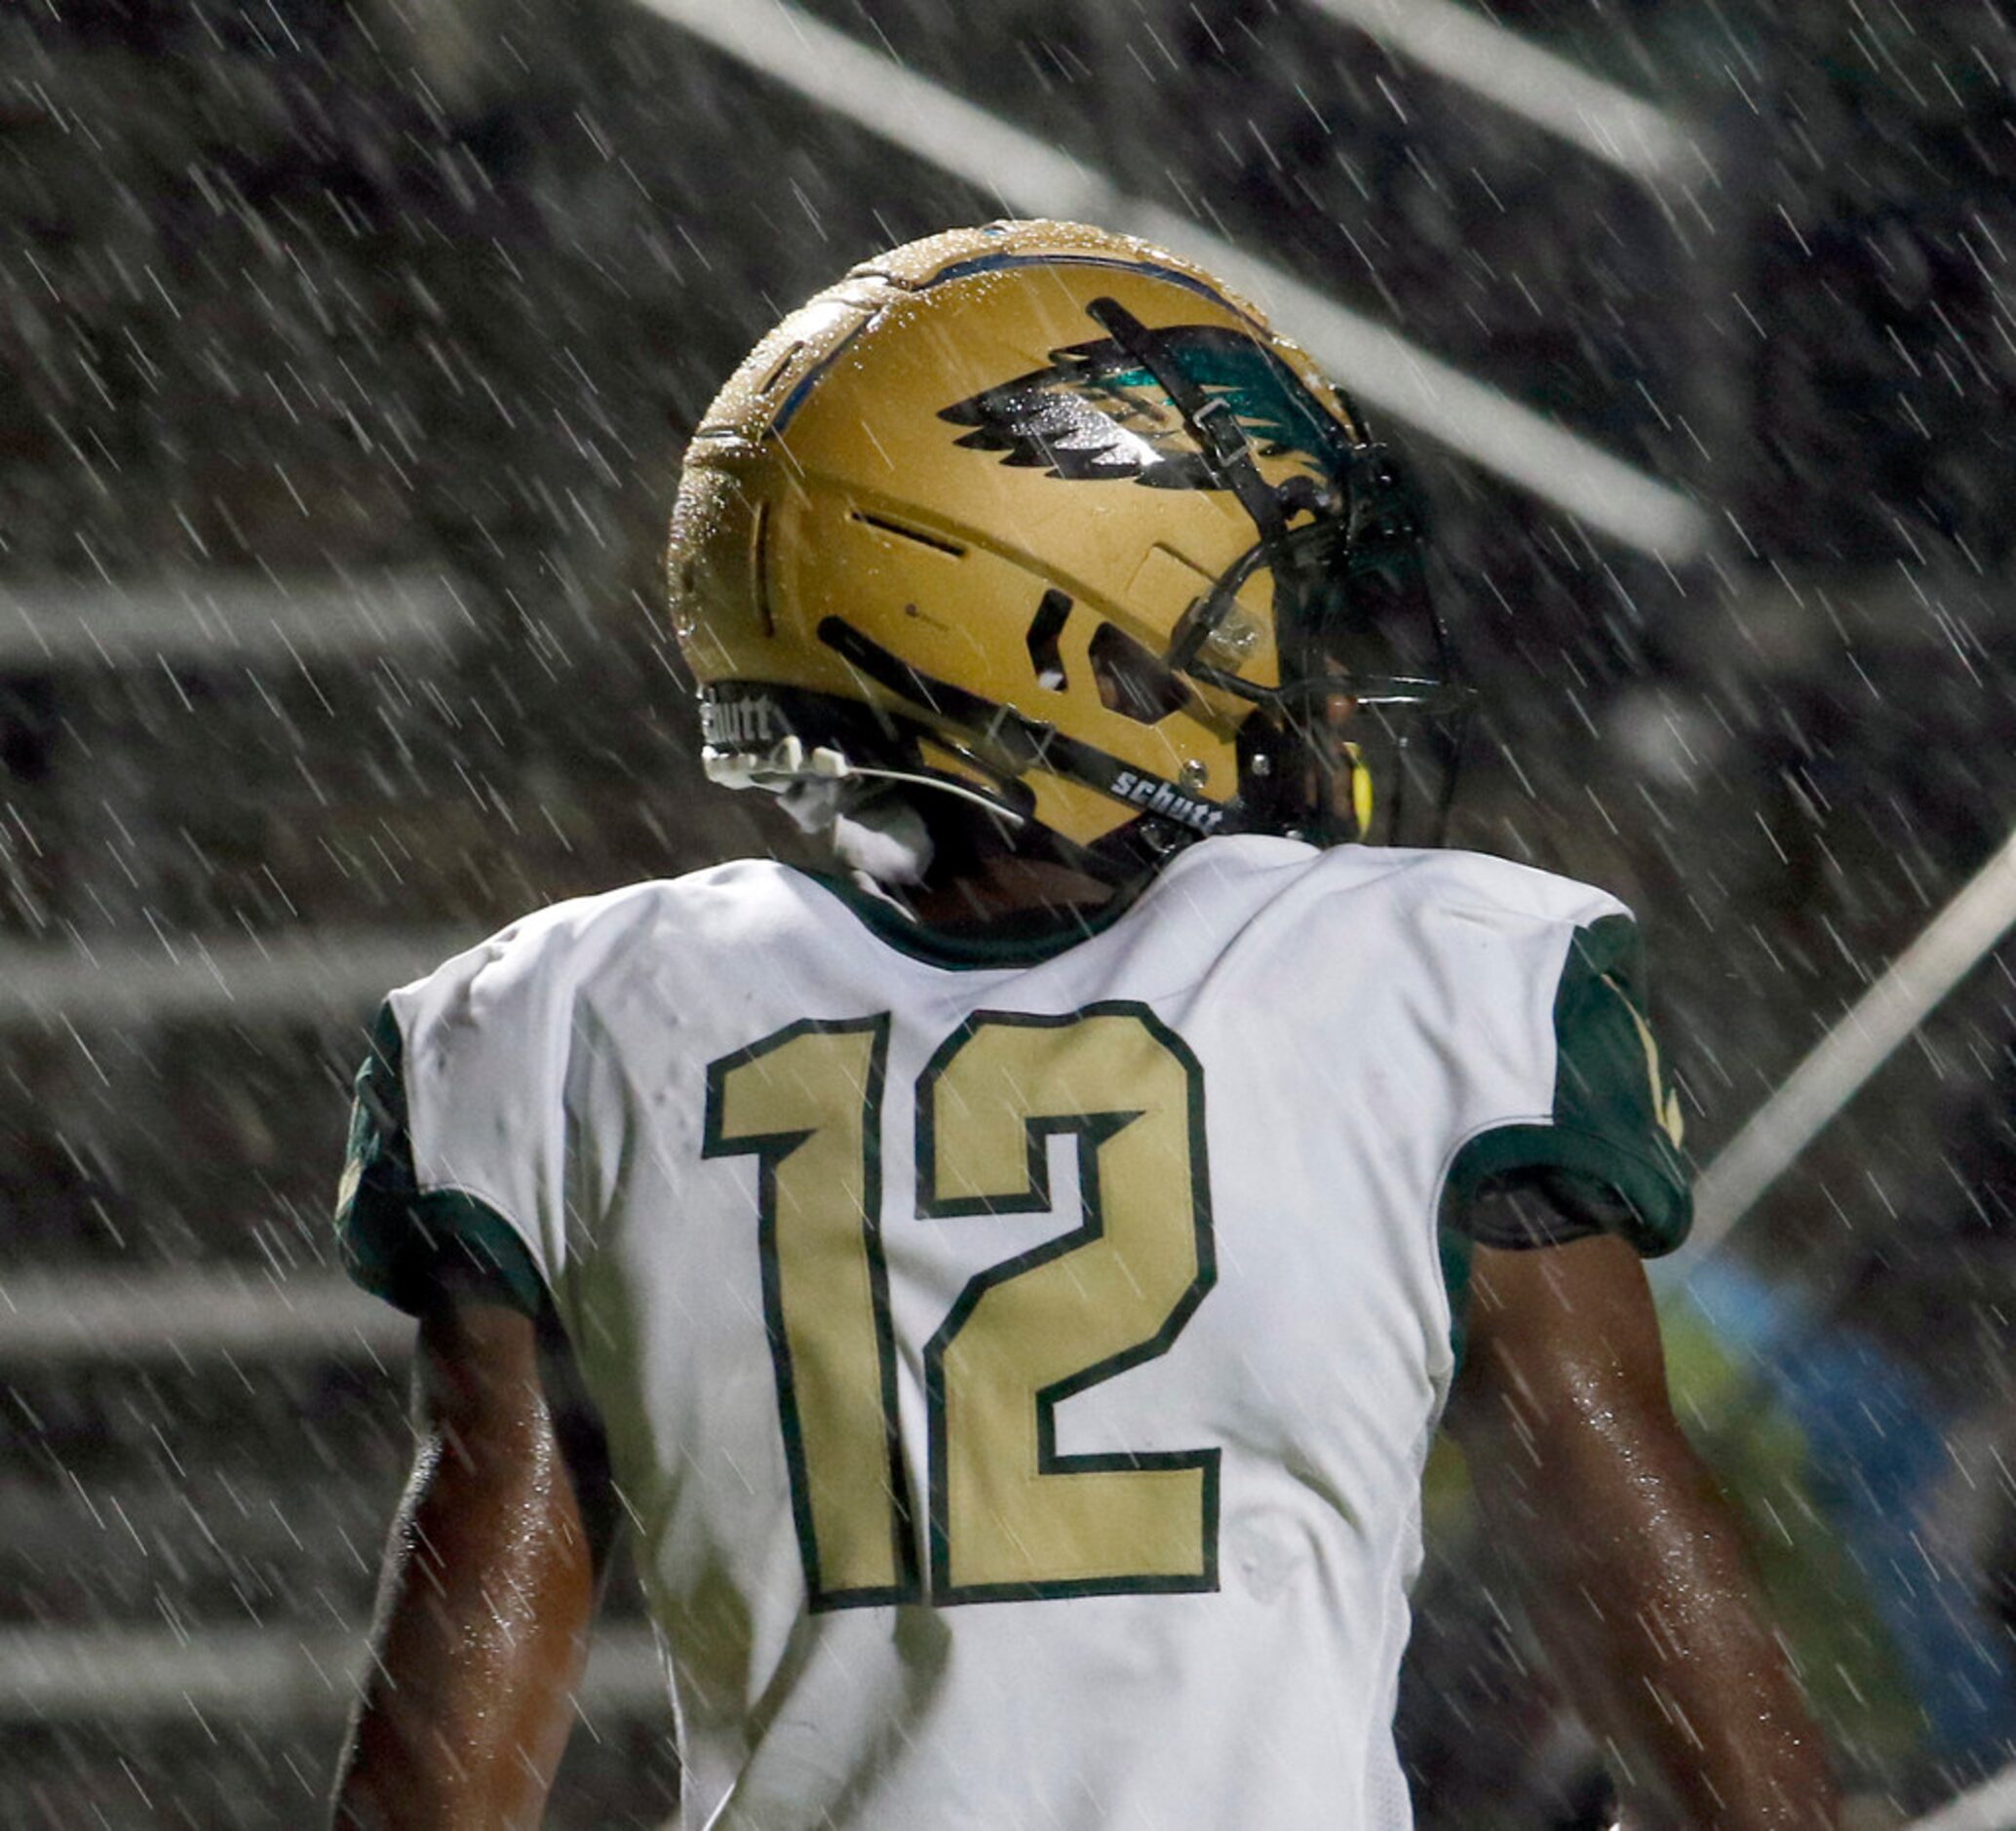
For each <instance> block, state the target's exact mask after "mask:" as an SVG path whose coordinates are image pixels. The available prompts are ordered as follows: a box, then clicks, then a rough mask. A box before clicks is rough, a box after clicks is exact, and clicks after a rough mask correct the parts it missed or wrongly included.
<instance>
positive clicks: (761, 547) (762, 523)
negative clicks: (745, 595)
mask: <svg viewBox="0 0 2016 1831" xmlns="http://www.w3.org/2000/svg"><path fill="white" fill-rule="evenodd" d="M750 540H751V544H752V545H753V546H754V547H755V549H756V552H755V555H754V558H755V561H756V564H755V565H754V566H753V567H751V570H752V571H754V572H755V574H756V614H757V615H758V616H760V617H761V618H762V619H763V634H764V635H765V636H775V635H776V634H777V613H776V612H775V611H774V610H772V609H771V608H770V505H769V504H768V503H767V502H764V503H760V504H758V505H757V508H756V530H755V532H754V533H753V534H752V535H751V536H750Z"/></svg>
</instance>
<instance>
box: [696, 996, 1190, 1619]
mask: <svg viewBox="0 0 2016 1831" xmlns="http://www.w3.org/2000/svg"><path fill="white" fill-rule="evenodd" d="M888 1032H889V1020H888V1019H887V1017H885V1016H878V1017H869V1018H859V1019H852V1020H848V1021H845V1022H838V1023H819V1022H814V1021H811V1020H807V1021H805V1022H802V1023H797V1024H793V1025H791V1026H789V1027H788V1028H786V1029H784V1030H781V1031H778V1032H776V1033H775V1034H774V1035H771V1036H767V1037H765V1038H764V1039H763V1040H762V1041H761V1042H758V1043H756V1044H753V1045H752V1046H751V1047H749V1048H747V1049H743V1050H739V1051H737V1052H736V1053H735V1054H733V1055H729V1056H724V1057H722V1058H721V1059H720V1060H719V1061H717V1062H716V1063H714V1064H713V1065H712V1066H711V1067H710V1068H709V1070H708V1077H707V1082H708V1088H707V1091H708V1098H707V1130H706V1138H705V1144H704V1151H705V1154H706V1155H708V1156H739V1155H754V1156H755V1157H756V1160H757V1163H758V1166H759V1167H758V1173H757V1188H758V1192H757V1211H758V1249H759V1252H760V1255H761V1265H762V1283H763V1313H764V1319H765V1322H766V1325H767V1329H768V1334H769V1342H770V1352H771V1358H772V1361H773V1363H774V1366H775V1369H776V1376H777V1399H778V1414H779V1419H780V1422H781V1423H782V1426H783V1434H784V1449H785V1461H786V1464H787V1466H788V1467H789V1469H790V1474H791V1493H792V1508H793V1515H794V1519H795V1525H796V1528H797V1538H798V1549H799V1552H800V1555H801V1557H802V1559H803V1562H804V1568H805V1580H806V1585H807V1587H808V1589H809V1591H810V1594H811V1605H812V1607H813V1608H814V1609H838V1608H859V1607H864V1606H872V1605H877V1604H886V1603H894V1602H917V1601H922V1600H923V1599H924V1592H923V1584H922V1582H921V1580H920V1577H919V1573H918V1569H917V1540H916V1533H915V1526H914V1514H913V1509H912V1502H911V1493H910V1486H911V1484H910V1480H909V1477H908V1474H907V1472H906V1465H905V1461H904V1456H903V1450H902V1444H901V1440H900V1438H899V1436H898V1433H897V1405H896V1389H897V1383H896V1343H895V1334H894V1331H893V1329H892V1326H891V1323H890V1316H889V1282H888V1270H887V1266H886V1263H885V1260H884V1256H883V1248H882V1218H881V1205H882V1198H881V1161H880V1158H881V1151H880V1140H881V1116H882V1098H883V1083H884V1078H885V1069H886V1063H887V1057H888ZM916 1097H917V1121H916V1141H917V1142H916V1151H917V1191H918V1194H917V1208H918V1213H919V1215H920V1216H921V1217H923V1218H925V1219H927V1220H952V1219H956V1218H960V1217H966V1216H982V1215H998V1214H1029V1213H1044V1212H1047V1211H1048V1210H1049V1208H1050V1207H1051V1205H1052V1202H1051V1195H1050V1188H1049V1181H1050V1178H1049V1147H1048V1141H1049V1139H1050V1137H1051V1135H1052V1134H1054V1133H1064V1134H1066V1135H1068V1136H1071V1137H1073V1138H1075V1140H1076V1145H1077V1160H1078V1187H1079V1206H1080V1220H1079V1225H1078V1226H1077V1227H1075V1228H1074V1229H1073V1230H1071V1231H1070V1232H1068V1233H1065V1234H1063V1235H1061V1236H1059V1237H1058V1238H1056V1239H1052V1240H1047V1241H1045V1242H1044V1243H1043V1244H1042V1245H1040V1246H1037V1247H1034V1248H1032V1249H1030V1250H1029V1251H1027V1252H1026V1253H1021V1254H1018V1255H1017V1256H1016V1257H1014V1258H1012V1259H1009V1260H1006V1261H1004V1262H1002V1263H1001V1264H999V1265H995V1266H989V1268H988V1269H986V1270H985V1271H981V1272H978V1273H976V1274H975V1275H974V1276H973V1277H972V1278H970V1279H969V1280H968V1281H967V1283H966V1286H965V1289H964V1290H963V1291H961V1292H960V1294H959V1297H958V1299H957V1301H956V1302H955V1303H954V1304H953V1305H952V1306H951V1309H950V1312H949V1313H948V1314H947V1316H946V1317H945V1320H944V1321H943V1322H942V1323H941V1324H940V1325H939V1327H938V1330H937V1332H936V1333H935V1334H934V1335H933V1336H932V1338H931V1340H930V1341H929V1342H928V1343H927V1344H925V1346H924V1350H923V1353H924V1388H925V1396H926V1403H927V1409H928V1415H929V1444H928V1451H929V1457H928V1466H929V1474H928V1487H929V1498H928V1499H929V1513H928V1521H927V1524H928V1534H927V1539H928V1546H929V1554H930V1567H931V1580H930V1599H931V1600H932V1601H933V1602H934V1603H938V1604H941V1605H945V1604H950V1603H960V1602H1006V1601H1024V1600H1029V1599H1032V1598H1037V1597H1050V1596H1085V1595H1113V1594H1121V1593H1129V1592H1139V1591H1168V1590H1198V1589H1216V1588H1217V1587H1218V1488H1219V1452H1218V1451H1217V1450H1216V1449H1208V1450H1182V1451H1154V1452H1131V1451H1109V1452H1105V1453H1102V1454H1097V1455H1078V1456H1066V1455H1063V1454H1061V1453H1060V1452H1059V1451H1058V1449H1057V1444H1056V1407H1057V1406H1058V1404H1059V1403H1060V1402H1061V1401H1063V1400H1065V1399H1067V1398H1069V1397H1071V1396H1072V1395H1073V1394H1075V1393H1078V1392H1083V1391H1084V1390H1086V1389H1087V1388H1088V1387H1090V1386H1094V1385H1097V1384H1099V1383H1101V1382H1102V1381H1105V1380H1110V1379H1112V1378H1113V1377H1114V1376H1115V1375H1117V1374H1121V1373H1124V1372H1125V1371H1127V1369H1129V1368H1131V1367H1135V1366H1138V1365H1140V1364H1141V1363H1142V1362H1144V1361H1147V1360H1152V1359H1154V1358H1155V1357H1156V1356H1157V1355H1160V1354H1163V1353H1166V1352H1167V1351H1168V1349H1169V1347H1170V1346H1171V1344H1173V1343H1174V1342H1175V1340H1176V1338H1177V1336H1178V1335H1179V1334H1180V1333H1181V1332H1182V1328H1183V1325H1184V1324H1185V1323H1186V1322H1188V1320H1189V1318H1190V1315H1191V1313H1192V1312H1193V1311H1194V1310H1195V1309H1196V1307H1197V1305H1198V1304H1199V1303H1200V1302H1202V1301H1203V1298H1204V1295H1205V1293H1206V1292H1207V1291H1209V1290H1210V1288H1211V1285H1212V1282H1213V1279H1214V1277H1215V1275H1216V1267H1215V1264H1214V1260H1213V1255H1212V1238H1211V1201H1210V1192H1209V1179H1208V1173H1207V1166H1206V1162H1205V1148H1204V1077H1203V1071H1202V1070H1201V1069H1200V1067H1199V1066H1198V1063H1197V1059H1196V1057H1195V1056H1194V1055H1192V1054H1191V1053H1190V1051H1189V1049H1188V1047H1187V1046H1186V1045H1185V1044H1184V1043H1183V1041H1182V1038H1181V1037H1179V1036H1178V1035H1177V1034H1176V1033H1175V1032H1173V1031H1171V1030H1170V1029H1169V1028H1168V1027H1167V1026H1166V1025H1164V1024H1163V1023H1162V1022H1161V1021H1160V1020H1159V1019H1158V1018H1156V1017H1155V1016H1154V1014H1153V1013H1152V1012H1151V1011H1149V1010H1148V1009H1147V1007H1146V1006H1144V1005H1142V1004H1137V1003H1133V1002H1121V1001H1112V1002H1105V1003H1100V1004H1094V1005H1088V1006H1087V1007H1085V1008H1084V1009H1083V1010H1080V1011H1076V1012H1073V1013H1071V1014H1069V1015H1068V1016H1064V1017H1030V1016H1027V1015H1022V1014H1018V1013H1011V1012H998V1011H994V1012H989V1011H983V1012H978V1013H976V1014H975V1015H974V1016H972V1017H971V1018H969V1019H967V1021H966V1022H965V1023H963V1024H961V1025H960V1026H959V1028H958V1029H957V1030H955V1031H954V1032H952V1033H951V1035H950V1036H949V1037H948V1038H947V1039H946V1041H945V1043H944V1044H943V1045H942V1046H941V1047H940V1048H939V1049H938V1051H937V1052H936V1054H934V1055H933V1056H932V1058H931V1060H930V1062H929V1063H928V1064H927V1065H926V1066H925V1068H924V1071H923V1072H922V1073H921V1074H920V1075H919V1076H918V1077H917V1088H916Z"/></svg>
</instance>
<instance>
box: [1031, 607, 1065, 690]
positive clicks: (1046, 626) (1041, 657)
mask: <svg viewBox="0 0 2016 1831" xmlns="http://www.w3.org/2000/svg"><path fill="white" fill-rule="evenodd" d="M1070 614H1071V601H1070V599H1069V598H1068V597H1067V596H1066V594H1065V593H1064V592H1061V591H1059V590H1058V589H1057V587H1056V586H1055V585H1053V586H1052V587H1051V588H1050V589H1049V590H1048V591H1046V592H1045V593H1044V594H1043V602H1042V603H1041V604H1038V605H1037V606H1036V614H1035V616H1034V617H1033V618H1032V619H1030V622H1029V637H1028V643H1029V666H1031V667H1032V668H1034V669H1035V671H1036V684H1037V685H1038V686H1045V687H1048V688H1049V689H1050V691H1052V692H1053V693H1061V692H1063V691H1064V690H1065V688H1066V686H1068V685H1069V684H1070V682H1068V681H1067V680H1066V678H1065V672H1064V653H1063V651H1062V650H1061V649H1060V648H1059V647H1058V645H1057V639H1058V638H1059V637H1060V636H1062V635H1063V634H1064V626H1065V624H1066V622H1067V621H1068V620H1069V618H1070Z"/></svg>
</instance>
